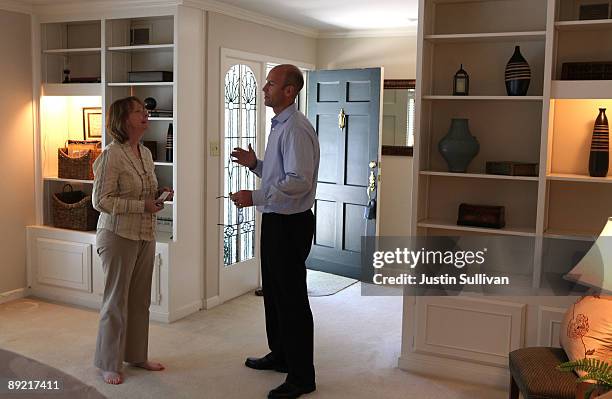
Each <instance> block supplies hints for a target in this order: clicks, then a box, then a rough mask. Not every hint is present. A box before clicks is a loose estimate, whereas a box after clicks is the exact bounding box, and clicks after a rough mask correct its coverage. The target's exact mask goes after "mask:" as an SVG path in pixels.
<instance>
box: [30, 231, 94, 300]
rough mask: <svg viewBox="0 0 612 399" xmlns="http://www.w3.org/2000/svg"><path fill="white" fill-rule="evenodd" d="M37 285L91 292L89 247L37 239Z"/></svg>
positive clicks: (85, 244) (77, 243) (67, 242)
mask: <svg viewBox="0 0 612 399" xmlns="http://www.w3.org/2000/svg"><path fill="white" fill-rule="evenodd" d="M36 256H37V260H38V262H37V263H38V265H37V266H38V273H37V276H36V278H37V282H38V283H40V284H47V285H54V286H58V287H64V288H71V289H74V290H79V291H86V292H91V289H92V284H91V244H88V243H80V242H71V241H62V240H53V239H49V238H40V237H39V238H37V239H36Z"/></svg>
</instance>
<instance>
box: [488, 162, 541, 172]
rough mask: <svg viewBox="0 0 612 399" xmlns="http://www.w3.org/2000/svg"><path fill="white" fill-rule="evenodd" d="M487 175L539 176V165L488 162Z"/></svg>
mask: <svg viewBox="0 0 612 399" xmlns="http://www.w3.org/2000/svg"><path fill="white" fill-rule="evenodd" d="M486 173H487V174H490V175H506V176H537V175H538V164H537V163H528V162H513V161H487V163H486Z"/></svg>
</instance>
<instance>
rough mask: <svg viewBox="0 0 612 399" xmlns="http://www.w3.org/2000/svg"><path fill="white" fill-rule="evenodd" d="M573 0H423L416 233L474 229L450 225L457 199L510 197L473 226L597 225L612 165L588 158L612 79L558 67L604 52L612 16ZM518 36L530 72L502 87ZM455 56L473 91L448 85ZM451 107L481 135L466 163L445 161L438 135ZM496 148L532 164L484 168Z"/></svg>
mask: <svg viewBox="0 0 612 399" xmlns="http://www.w3.org/2000/svg"><path fill="white" fill-rule="evenodd" d="M579 5H580V2H578V1H573V0H559V1H556V0H483V1H456V0H453V1H448V0H432V1H429V0H427V1H423V4H422V9H423V11H424V12H423V18H422V21H423V26H422V29H421V32H422V33H421V35H422V36H419V51H420V54H419V66H418V68H419V73H420V78H419V80H418V85H417V109H418V110H419V111H418V117H417V130H418V133H417V135H418V139H417V142H416V147H415V172H414V181H415V193H414V197H413V199H414V202H413V203H414V204H415V205H414V206H415V208H414V224H413V232H414V233H415V234H417V233H418V234H429V233H436V231H435V230H437V229H441V230H452V231H469V232H474V231H475V229H474V228H472V227H462V226H457V225H456V218H457V207H458V205H459V203H462V202H467V203H480V204H489V205H503V206H504V207H505V208H506V225H507V226H506V228H505V229H500V230H497V231H495V230H493V229H480V230H482V232H483V233H490V234H502V235H503V234H507V235H515V234H528V235H533V236H540V237H542V236H544V237H547V236H550V237H558V236H563V237H564V238H572V237H573V238H575V239H576V240H583V239H585V237H593V236H596V235H597V234H598V233H599V231H601V228H602V227H603V225H604V224H605V221H606V220H607V217H608V216H610V215H612V186H611V185H610V184H608V183H611V182H612V176H608V177H606V178H593V177H590V176H589V175H588V158H589V151H590V139H591V133H592V128H593V123H594V120H595V118H596V117H597V114H598V108H599V107H606V108H608V109H609V110H610V112H612V81H588V80H584V81H577V80H576V81H570V80H561V67H562V64H563V63H564V62H573V61H609V58H610V57H609V55H610V54H612V42H610V41H606V40H602V39H601V38H602V37H604V36H606V35H610V34H612V20H611V19H603V20H589V21H581V20H578V16H577V15H578V14H577V12H578V11H577V10H578V7H579ZM513 15H514V16H520V17H510V16H513ZM458 16H460V18H459V17H458ZM602 35H603V36H602ZM516 45H518V46H520V48H521V53H522V54H523V56H524V57H525V59H526V60H527V62H528V63H529V65H530V68H531V73H532V78H531V83H530V87H529V91H528V93H527V95H526V96H522V97H510V96H507V95H506V92H505V87H504V69H505V64H506V62H507V61H508V59H509V58H510V57H511V56H512V53H513V50H514V46H516ZM460 64H463V67H464V69H465V70H466V71H467V72H468V74H469V75H470V93H469V94H470V95H469V96H453V95H452V84H453V76H454V73H455V72H456V71H457V70H458V69H459V65H460ZM457 117H461V118H467V119H469V127H470V131H471V133H472V134H473V135H474V136H476V137H477V139H478V141H479V143H480V152H479V154H478V155H477V156H476V157H475V158H474V159H473V160H472V162H471V164H470V165H469V168H468V171H467V173H450V172H448V169H447V165H446V163H445V161H444V160H443V158H442V157H441V155H440V153H439V151H438V146H437V145H438V142H439V141H440V139H441V138H442V137H443V136H444V135H445V134H446V133H447V131H448V128H449V126H450V120H451V119H452V118H457ZM502 160H512V161H518V162H532V163H536V162H537V163H539V165H540V173H539V176H538V177H526V176H499V175H489V174H485V163H486V161H502ZM611 172H612V170H611ZM577 210H580V211H579V212H577ZM432 221H435V222H432ZM476 230H478V231H480V230H479V229H476ZM560 231H561V232H562V234H558V232H560ZM572 232H574V233H572ZM534 255H535V256H536V258H537V256H538V254H534Z"/></svg>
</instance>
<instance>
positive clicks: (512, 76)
mask: <svg viewBox="0 0 612 399" xmlns="http://www.w3.org/2000/svg"><path fill="white" fill-rule="evenodd" d="M505 76H506V92H507V93H508V95H509V96H524V95H526V94H527V89H529V83H530V82H531V69H530V68H529V64H528V63H527V60H525V58H523V55H522V54H521V47H520V46H515V47H514V54H512V57H511V58H510V60H508V64H506V75H505Z"/></svg>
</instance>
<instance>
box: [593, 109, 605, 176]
mask: <svg viewBox="0 0 612 399" xmlns="http://www.w3.org/2000/svg"><path fill="white" fill-rule="evenodd" d="M608 163H609V135H608V118H606V109H605V108H599V116H597V119H596V120H595V127H593V139H592V140H591V156H590V157H589V174H590V175H591V176H593V177H605V176H606V175H607V174H608Z"/></svg>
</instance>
